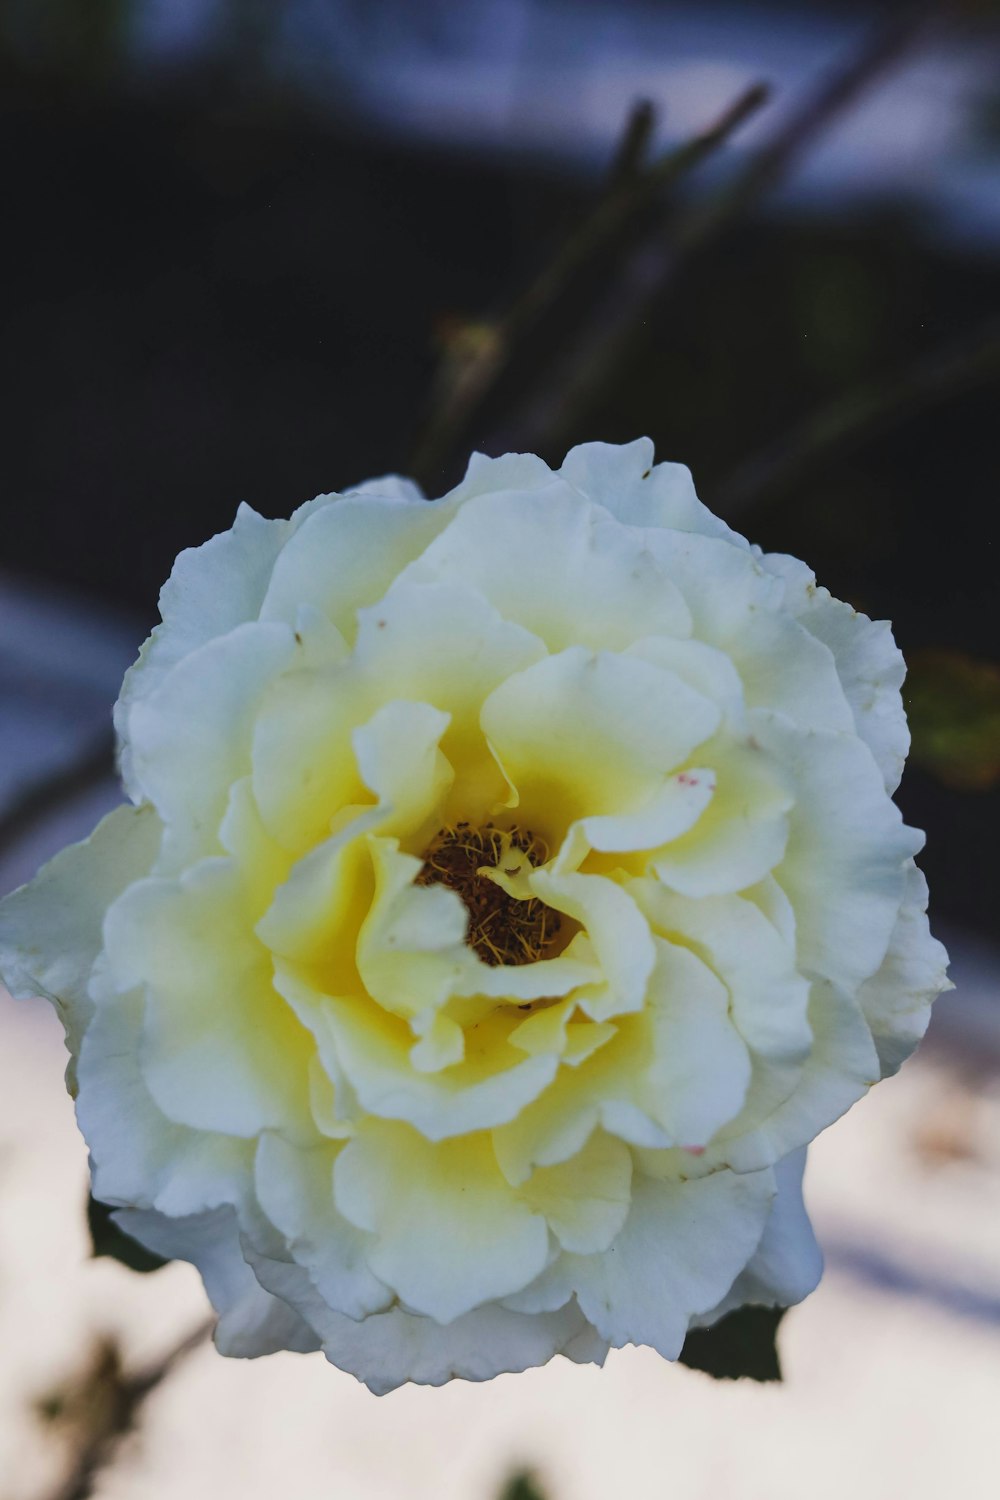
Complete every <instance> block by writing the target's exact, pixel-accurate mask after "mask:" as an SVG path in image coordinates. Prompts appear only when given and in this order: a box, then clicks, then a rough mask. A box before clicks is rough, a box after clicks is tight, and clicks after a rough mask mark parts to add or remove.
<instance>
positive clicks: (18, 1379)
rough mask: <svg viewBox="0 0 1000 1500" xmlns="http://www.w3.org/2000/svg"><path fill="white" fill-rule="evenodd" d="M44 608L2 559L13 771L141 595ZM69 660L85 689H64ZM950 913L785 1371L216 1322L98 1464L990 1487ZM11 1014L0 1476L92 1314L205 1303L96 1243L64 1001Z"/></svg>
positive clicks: (374, 1477)
mask: <svg viewBox="0 0 1000 1500" xmlns="http://www.w3.org/2000/svg"><path fill="white" fill-rule="evenodd" d="M60 609H61V610H62V613H58V612H56V613H55V614H51V612H50V611H49V610H48V609H47V607H46V606H45V605H43V603H42V602H41V601H40V600H39V599H38V598H36V597H33V596H30V595H29V594H28V593H26V592H25V591H23V590H20V591H18V590H14V589H12V588H11V587H10V586H3V587H0V624H2V625H3V630H2V632H0V685H2V687H3V690H4V694H5V698H6V700H7V703H6V705H5V706H6V707H7V708H9V712H8V713H6V715H5V720H4V722H5V725H6V726H7V730H8V732H7V733H6V734H5V736H4V741H3V750H4V758H5V765H4V783H5V785H6V786H7V787H10V788H12V787H15V786H18V785H19V786H21V788H22V789H23V787H24V785H26V784H27V783H28V782H29V781H30V780H31V778H32V777H33V776H35V775H37V774H38V773H39V771H40V770H43V769H44V768H45V765H46V764H47V762H46V756H49V757H54V760H58V759H59V756H60V755H63V756H65V754H67V753H68V747H69V744H70V741H71V740H72V739H73V737H74V736H76V737H77V738H79V737H80V736H82V737H83V738H84V739H85V738H86V735H88V734H91V733H92V732H93V730H92V727H91V726H92V725H93V722H94V718H93V716H94V715H97V717H98V718H99V717H100V714H99V710H100V711H102V712H103V711H105V710H106V707H107V704H109V703H110V701H111V699H112V698H113V696H114V692H115V690H116V688H117V683H118V678H119V676H120V669H121V664H122V663H121V658H122V656H123V655H124V657H125V659H126V660H127V659H128V656H129V653H130V652H131V650H132V647H133V645H134V634H133V632H134V627H133V626H132V625H131V624H130V623H129V622H127V621H113V620H102V621H97V620H95V618H94V617H93V614H92V612H78V613H76V614H74V613H73V612H72V610H67V608H66V607H65V606H60ZM29 646H30V650H31V652H32V653H33V655H32V660H33V661H34V662H35V663H36V665H35V666H33V667H32V670H31V671H30V672H26V671H25V669H24V661H25V651H26V650H28V648H29ZM60 663H63V665H62V666H61V667H60ZM60 671H63V672H65V673H69V672H72V677H73V684H74V692H76V693H77V694H78V696H77V698H76V699H74V700H73V701H74V704H75V707H74V708H73V711H72V712H68V711H67V712H66V713H65V714H62V716H61V710H60V708H59V703H60V698H59V692H58V680H59V675H60ZM45 672H48V673H49V674H50V687H49V689H48V690H47V692H45V693H39V692H38V691H37V684H38V682H39V681H40V680H41V678H40V677H39V675H38V674H39V673H42V674H43V676H44V673H45ZM25 683H28V684H33V686H32V687H31V691H30V692H27V697H28V698H33V699H34V700H35V701H36V702H37V703H38V704H39V705H40V707H39V710H38V711H39V713H43V714H44V715H46V716H47V717H46V726H47V727H46V730H45V732H44V733H43V732H42V730H41V729H39V728H38V726H37V723H36V722H35V720H33V719H32V716H31V714H30V713H29V712H28V710H27V708H26V707H25V702H26V696H25V694H26V689H25V686H24V685H25ZM81 683H84V684H87V683H89V685H90V686H89V688H88V689H87V691H88V692H89V693H90V694H91V697H90V698H89V699H88V698H86V693H83V696H82V697H81V696H80V694H81V693H82V692H83V690H82V689H81ZM18 684H21V686H20V688H19V686H18ZM19 695H20V696H19ZM105 700H106V701H105ZM102 703H103V704H104V708H103V709H101V705H102ZM19 714H20V715H21V718H22V721H23V723H24V725H25V730H24V733H23V734H21V735H19V734H16V733H14V731H13V730H11V729H10V726H11V725H12V724H15V723H16V722H17V720H18V715H19ZM60 746H61V747H62V748H61V750H60ZM53 763H54V761H53ZM114 795H115V793H114V790H113V788H111V787H110V786H100V787H97V788H95V789H94V790H93V791H91V792H89V793H87V794H86V795H84V796H82V797H81V798H79V799H78V801H77V802H76V803H75V804H74V805H73V806H71V807H70V808H69V809H66V810H64V811H63V812H61V813H60V814H59V815H58V816H56V817H54V818H52V819H50V820H49V821H48V822H47V823H46V824H45V825H43V826H42V827H41V828H40V829H36V830H35V831H34V832H33V834H32V835H31V837H30V838H29V839H27V840H25V841H24V842H23V844H22V845H21V847H20V848H17V849H15V850H14V851H13V852H12V853H11V854H10V855H9V856H8V857H7V859H6V860H5V861H4V862H3V863H2V864H0V887H3V888H8V887H9V886H10V885H12V884H14V883H16V882H17V881H18V880H20V879H23V878H26V877H27V875H29V874H30V873H31V870H32V868H33V867H34V865H35V864H36V863H37V861H38V860H39V859H40V858H42V857H44V855H45V854H47V853H48V852H50V851H51V850H53V849H54V848H57V847H59V845H60V844H61V843H63V842H65V840H66V839H68V838H70V837H77V836H79V835H81V834H82V833H85V832H86V831H87V830H88V829H89V827H90V826H91V825H92V823H93V822H94V821H95V819H96V817H97V815H98V814H99V812H100V810H101V809H102V807H103V806H105V805H107V804H108V803H109V802H110V801H111V800H113V798H114ZM944 936H946V937H949V938H951V940H952V948H953V958H954V960H955V978H956V980H957V983H958V989H957V991H956V993H955V994H954V995H952V996H948V997H946V998H945V999H944V1000H943V1001H942V1002H941V1006H940V1011H939V1016H938V1021H937V1024H936V1027H935V1034H934V1035H933V1036H932V1038H931V1040H930V1041H929V1042H928V1043H927V1044H926V1046H925V1048H924V1049H923V1050H922V1052H921V1053H920V1054H919V1055H918V1057H917V1058H916V1059H915V1060H914V1061H913V1062H912V1063H911V1064H910V1065H908V1067H907V1068H905V1069H904V1071H903V1073H902V1074H901V1075H900V1077H899V1078H897V1079H895V1080H893V1081H891V1082H889V1083H886V1084H883V1085H882V1086H880V1087H879V1088H878V1089H876V1090H875V1091H874V1092H873V1093H872V1094H871V1095H870V1096H869V1097H868V1099H866V1100H865V1101H864V1102H863V1103H862V1104H861V1105H859V1106H858V1107H857V1108H856V1109H855V1110H853V1111H852V1112H851V1114H850V1115H849V1116H848V1117H847V1118H846V1119H844V1120H842V1121H841V1122H840V1123H839V1124H837V1125H836V1126H834V1127H833V1129H831V1130H830V1131H829V1132H827V1134H826V1135H825V1136H824V1137H822V1139H821V1140H820V1142H819V1143H818V1145H817V1146H816V1147H815V1148H814V1150H813V1153H812V1158H811V1163H810V1168H809V1175H808V1179H807V1197H808V1199H809V1202H810V1206H811V1209H812V1212H813V1216H814V1219H815V1222H816V1225H817V1229H818V1232H819V1235H820V1239H821V1241H822V1243H823V1245H824V1247H825V1249H826V1252H827V1258H828V1269H827V1273H826V1276H825V1278H824V1281H823V1283H822V1285H821V1287H820V1289H819V1291H818V1292H817V1293H816V1294H815V1295H814V1296H813V1297H812V1298H811V1299H810V1300H809V1301H808V1302H807V1303H806V1304H805V1305H804V1306H803V1307H801V1308H799V1309H796V1310H795V1311H793V1312H792V1313H790V1314H789V1316H788V1318H787V1320H786V1322H785V1325H784V1327H783V1329H782V1334H781V1348H782V1354H783V1359H784V1364H785V1374H786V1380H785V1383H784V1385H782V1386H780V1387H778V1386H768V1387H763V1386H755V1385H752V1384H748V1383H739V1384H729V1383H724V1384H716V1383H714V1382H712V1381H711V1380H710V1379H709V1378H708V1377H705V1376H702V1375H698V1374H695V1373H692V1372H690V1371H687V1370H684V1369H681V1368H675V1367H672V1366H670V1365H668V1364H666V1363H664V1362H663V1361H662V1360H660V1359H659V1358H658V1356H656V1355H655V1354H653V1353H652V1352H650V1351H648V1350H635V1349H629V1350H625V1351H622V1352H620V1353H617V1354H613V1355H612V1356H611V1358H610V1359H609V1361H608V1363H607V1366H606V1367H605V1369H604V1370H603V1371H598V1370H595V1369H593V1368H580V1367H577V1366H573V1365H570V1364H568V1363H566V1362H565V1361H563V1360H561V1359H556V1360H554V1361H553V1362H552V1363H551V1364H550V1365H549V1366H548V1367H547V1368H546V1369H544V1370H539V1371H533V1372H530V1373H528V1374H525V1375H519V1376H503V1377H501V1378H499V1379H498V1380H496V1381H493V1382H492V1383H490V1384H487V1385H481V1386H475V1385H468V1384H465V1383H463V1382H454V1383H452V1384H451V1385H450V1386H449V1387H447V1388H445V1389H443V1390H439V1391H434V1390H424V1389H404V1390H401V1391H398V1392H396V1393H394V1394H393V1395H391V1396H387V1397H382V1398H376V1397H374V1396H371V1395H369V1393H368V1392H367V1391H366V1390H365V1389H364V1388H363V1387H362V1386H360V1385H358V1384H357V1382H355V1381H354V1380H353V1379H352V1378H351V1377H350V1376H347V1375H343V1374H341V1373H340V1372H339V1371H337V1370H335V1369H333V1368H332V1367H331V1366H329V1365H327V1364H326V1363H325V1361H324V1360H323V1359H322V1357H321V1356H319V1355H312V1356H308V1357H303V1356H296V1355H279V1356H274V1357H272V1358H270V1359H266V1360H262V1361H256V1362H239V1361H234V1360H224V1359H222V1358H220V1357H219V1356H217V1355H216V1354H215V1353H214V1351H213V1350H211V1349H210V1348H207V1347H206V1348H204V1349H202V1350H199V1351H198V1352H197V1353H196V1354H194V1355H193V1356H192V1357H191V1358H190V1360H189V1361H188V1362H187V1363H186V1364H185V1365H184V1366H183V1367H181V1368H180V1369H179V1370H178V1371H177V1372H175V1374H174V1375H173V1376H172V1377H171V1379H170V1380H169V1382H168V1383H167V1384H166V1385H165V1386H164V1387H162V1388H161V1389H159V1390H158V1391H157V1392H155V1393H154V1395H153V1396H152V1397H151V1399H150V1400H149V1402H148V1405H147V1407H146V1410H145V1414H144V1419H143V1422H142V1425H141V1429H140V1432H139V1434H138V1435H137V1436H136V1437H135V1438H132V1439H130V1440H129V1441H128V1442H127V1444H126V1445H125V1447H124V1448H123V1450H122V1453H121V1456H120V1459H119V1462H118V1463H117V1465H116V1466H115V1468H114V1469H113V1470H112V1471H110V1472H108V1473H107V1474H106V1475H105V1476H104V1478H103V1479H102V1480H101V1482H100V1484H99V1486H98V1489H97V1491H96V1493H97V1494H98V1495H99V1496H102V1497H107V1500H112V1497H114V1500H182V1497H183V1500H201V1497H212V1500H229V1497H233V1500H237V1497H238V1500H272V1497H274V1496H276V1495H282V1496H284V1495H288V1496H290V1497H293V1500H321V1497H322V1500H328V1497H336V1500H404V1497H405V1500H459V1497H461V1500H494V1497H495V1496H496V1495H497V1494H498V1492H499V1490H500V1488H501V1486H502V1484H503V1481H504V1480H505V1478H507V1477H508V1476H509V1475H510V1473H511V1472H512V1471H513V1470H514V1469H515V1468H520V1467H523V1466H528V1467H530V1468H532V1469H534V1470H535V1471H536V1472H537V1475H538V1477H539V1480H540V1482H541V1483H542V1485H543V1487H544V1490H545V1493H546V1494H547V1495H548V1496H549V1497H550V1500H604V1497H607V1496H609V1495H610V1496H616V1497H622V1500H660V1497H664V1500H665V1497H671V1500H675V1497H683V1500H804V1497H809V1500H828V1497H829V1500H833V1497H838V1500H839V1497H843V1496H851V1497H857V1500H867V1497H872V1500H874V1497H879V1500H881V1497H883V1496H893V1497H894V1496H905V1497H907V1500H932V1497H933V1500H939V1497H951V1496H956V1497H961V1500H995V1497H996V1496H997V1495H998V1494H1000V1463H998V1460H997V1456H996V1454H997V1443H996V1438H995V1427H996V1423H997V1412H998V1400H1000V994H998V989H1000V957H998V956H997V954H996V953H994V952H993V950H991V949H989V948H986V947H983V946H979V945H977V944H976V943H975V942H973V941H971V940H969V939H968V938H964V937H962V936H961V935H954V934H944ZM0 1036H2V1046H0V1500H42V1497H47V1496H48V1495H49V1494H50V1493H53V1492H54V1491H55V1489H56V1487H57V1485H58V1483H59V1480H60V1478H61V1475H62V1472H63V1466H64V1455H63V1452H62V1450H61V1448H60V1446H59V1443H58V1441H57V1440H56V1439H55V1438H54V1437H53V1435H52V1433H51V1431H47V1430H46V1428H45V1426H44V1424H43V1423H42V1421H41V1420H40V1419H39V1418H38V1417H37V1416H36V1415H35V1414H34V1411H33V1403H34V1402H35V1401H36V1400H37V1399H38V1398H42V1397H44V1396H46V1395H47V1394H49V1393H50V1392H51V1391H52V1389H53V1388H54V1387H57V1386H59V1385H60V1384H62V1383H63V1382H64V1381H65V1380H66V1379H67V1377H68V1376H71V1375H72V1374H73V1373H75V1372H77V1371H79V1370H80V1369H81V1368H82V1367H83V1366H84V1365H85V1363H86V1360H87V1357H88V1353H89V1352H90V1350H91V1349H92V1346H93V1342H94V1339H95V1337H96V1336H99V1335H100V1334H102V1333H109V1332H110V1333H114V1334H117V1335H119V1336H120V1337H121V1339H122V1341H123V1344H124V1347H125V1349H126V1350H127V1351H128V1353H129V1355H130V1356H131V1357H133V1358H134V1359H135V1360H136V1362H137V1363H144V1362H145V1361H147V1360H151V1359H153V1358H154V1357H155V1356H156V1355H157V1354H158V1353H160V1352H161V1351H163V1350H165V1349H166V1348H168V1347H169V1346H170V1345H172V1344H173V1343H175V1342H177V1341H178V1340H179V1339H180V1338H181V1337H182V1336H183V1334H184V1333H185V1332H186V1331H187V1330H188V1329H189V1328H192V1327H194V1326H195V1325H196V1324H197V1323H198V1322H199V1321H200V1320H201V1319H202V1317H203V1316H204V1313H205V1310H206V1304H205V1301H204V1296H203V1293H202V1291H201V1289H200V1283H199V1281H198V1278H197V1276H196V1275H195V1273H194V1272H193V1271H192V1270H191V1269H190V1268H188V1267H186V1266H171V1267H168V1268H166V1269H165V1270H163V1271H159V1272H157V1273H155V1274H154V1275H152V1276H145V1277H143V1276H138V1275H135V1274H134V1273H131V1272H129V1271H126V1270H124V1269H123V1268H121V1267H119V1266H117V1265H115V1264H113V1263H110V1262H107V1261H98V1262H94V1261H89V1260H88V1259H87V1250H88V1246H87V1240H86V1233H85V1226H84V1218H83V1204H84V1197H85V1192H86V1153H85V1150H84V1147H83V1144H82V1142H81V1140H80V1139H79V1137H78V1135H77V1133H76V1129H75V1125H74V1121H73V1112H72V1107H71V1104H70V1101H69V1099H68V1098H67V1096H66V1094H65V1092H64V1089H63V1083H62V1070H63V1065H64V1053H63V1049H62V1042H61V1034H60V1028H59V1026H58V1023H57V1021H56V1020H55V1017H54V1016H53V1015H52V1013H51V1012H50V1011H49V1008H48V1007H47V1006H46V1005H44V1004H42V1003H39V1002H26V1003H21V1004H14V1003H13V1002H11V1001H10V1000H9V999H7V997H6V996H3V997H2V998H0Z"/></svg>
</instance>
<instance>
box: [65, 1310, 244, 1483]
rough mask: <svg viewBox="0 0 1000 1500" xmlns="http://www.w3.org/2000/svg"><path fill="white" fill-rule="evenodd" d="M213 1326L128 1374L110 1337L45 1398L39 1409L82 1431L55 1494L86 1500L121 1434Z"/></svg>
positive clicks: (200, 1329) (203, 1327)
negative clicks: (76, 1375) (68, 1382)
mask: <svg viewBox="0 0 1000 1500" xmlns="http://www.w3.org/2000/svg"><path fill="white" fill-rule="evenodd" d="M214 1327H215V1319H214V1318H209V1319H207V1320H206V1321H205V1322H204V1323H201V1324H200V1325H199V1326H198V1327H197V1328H195V1329H194V1330H193V1331H192V1332H191V1333H189V1334H188V1335H187V1336H186V1337H185V1338H183V1339H182V1340H181V1341H180V1343H179V1344H176V1345H175V1346H174V1347H173V1349H171V1350H169V1351H168V1353H167V1354H165V1355H164V1356H163V1357H162V1358H161V1359H160V1360H158V1361H157V1362H156V1363H155V1364H153V1365H150V1366H149V1367H148V1368H147V1369H145V1370H142V1371H139V1372H138V1373H137V1374H135V1375H126V1374H125V1372H124V1370H123V1368H122V1361H121V1353H120V1351H119V1348H118V1345H117V1343H116V1342H115V1341H113V1340H105V1341H104V1342H103V1343H102V1344H101V1345H100V1346H99V1348H98V1349H97V1351H96V1354H95V1357H94V1359H93V1361H92V1363H91V1366H90V1368H89V1369H88V1370H87V1372H86V1374H85V1376H84V1377H83V1378H82V1379H81V1380H79V1381H77V1382H75V1383H74V1385H73V1386H71V1387H69V1388H67V1389H66V1390H65V1391H57V1392H55V1393H54V1394H53V1395H52V1396H50V1397H48V1398H46V1400H45V1401H43V1402H42V1403H41V1404H40V1407H39V1410H40V1413H41V1415H42V1416H43V1417H45V1418H46V1419H47V1420H48V1421H50V1422H53V1423H61V1424H64V1425H70V1426H74V1425H75V1426H77V1427H78V1428H79V1434H80V1435H79V1439H78V1444H77V1449H76V1453H75V1455H74V1458H73V1464H72V1467H71V1469H70V1472H69V1474H68V1475H67V1476H66V1479H65V1480H64V1481H63V1483H62V1484H61V1485H60V1486H59V1488H58V1489H57V1490H56V1491H54V1492H53V1496H52V1500H87V1497H88V1496H90V1495H91V1494H92V1493H93V1487H94V1481H95V1480H96V1479H97V1477H98V1475H99V1474H100V1472H101V1470H102V1469H104V1468H106V1467H107V1465H108V1464H109V1463H110V1462H111V1460H112V1459H113V1458H114V1456H115V1453H116V1451H117V1448H118V1445H119V1443H120V1442H121V1440H122V1438H124V1437H125V1436H127V1434H128V1433H129V1432H131V1431H132V1430H133V1428H134V1427H135V1425H136V1422H137V1421H138V1418H139V1416H140V1413H141V1410H142V1406H143V1403H144V1402H145V1401H146V1399H147V1398H148V1397H149V1396H150V1395H151V1394H152V1392H153V1391H155V1390H156V1388H157V1387H158V1386H160V1385H162V1383H163V1381H164V1380H166V1378H167V1376H168V1375H169V1374H170V1373H171V1372H172V1371H173V1370H174V1368H175V1367H176V1366H177V1365H178V1364H180V1363H181V1361H182V1360H184V1359H185V1358H186V1357H187V1356H188V1355H189V1354H191V1353H192V1352H193V1351H194V1350H195V1349H197V1348H199V1347H200V1346H201V1345H202V1344H203V1343H204V1342H205V1340H206V1339H207V1338H208V1337H209V1335H210V1334H211V1332H212V1330H213V1329H214Z"/></svg>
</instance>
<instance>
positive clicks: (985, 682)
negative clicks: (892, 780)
mask: <svg viewBox="0 0 1000 1500" xmlns="http://www.w3.org/2000/svg"><path fill="white" fill-rule="evenodd" d="M904 698H905V702H906V710H907V715H908V717H909V721H910V733H911V735H912V736H913V759H914V760H915V761H917V762H918V763H919V764H920V765H922V766H925V767H926V768H927V770H929V771H933V772H934V774H935V775H936V776H938V777H939V778H940V780H942V781H943V782H945V783H946V784H947V785H948V786H954V787H960V788H962V789H964V790H967V791H987V790H988V789H989V788H990V787H993V786H996V785H997V783H998V782H1000V667H998V666H997V665H996V664H995V663H994V662H991V661H982V660H980V659H978V658H976V657H974V656H966V655H965V654H964V652H961V651H946V650H942V649H937V648H935V649H931V650H924V651H915V652H913V654H912V655H911V656H910V657H909V668H908V672H907V678H906V687H905V690H904Z"/></svg>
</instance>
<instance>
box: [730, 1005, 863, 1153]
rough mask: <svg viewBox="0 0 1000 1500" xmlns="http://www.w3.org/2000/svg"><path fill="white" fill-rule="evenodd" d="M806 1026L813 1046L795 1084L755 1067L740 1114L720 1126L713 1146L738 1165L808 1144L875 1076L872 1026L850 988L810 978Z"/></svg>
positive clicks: (860, 1094) (854, 1101) (837, 1116)
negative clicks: (790, 1086)
mask: <svg viewBox="0 0 1000 1500" xmlns="http://www.w3.org/2000/svg"><path fill="white" fill-rule="evenodd" d="M809 1025H810V1028H811V1030H812V1033H813V1043H812V1048H811V1049H810V1052H809V1055H808V1057H807V1058H806V1059H805V1061H804V1062H803V1064H802V1066H801V1068H800V1070H799V1076H798V1079H797V1081H796V1083H795V1087H794V1088H793V1089H791V1090H788V1089H787V1087H783V1086H781V1085H780V1075H777V1074H776V1073H775V1071H774V1070H773V1069H771V1070H767V1071H765V1070H764V1069H761V1070H760V1073H759V1074H758V1073H757V1071H756V1070H755V1076H754V1080H753V1082H752V1084H751V1087H750V1093H749V1097H748V1099H747V1105H746V1109H745V1111H744V1114H743V1116H741V1117H740V1119H738V1120H736V1121H735V1122H734V1124H733V1125H731V1126H727V1127H726V1129H725V1130H723V1131H722V1132H721V1134H720V1136H719V1139H718V1141H717V1143H716V1146H715V1147H714V1148H713V1150H715V1151H717V1152H718V1156H719V1159H721V1160H723V1161H725V1162H728V1163H729V1164H730V1165H732V1166H734V1167H735V1168H736V1169H737V1171H741V1172H744V1171H752V1170H754V1169H755V1168H757V1167H763V1166H768V1165H769V1164H771V1163H772V1162H775V1161H778V1160H780V1159H781V1158H782V1157H783V1156H785V1155H786V1154H787V1153H788V1152H789V1151H794V1150H796V1149H797V1148H798V1147H800V1146H804V1145H807V1144H808V1142H809V1141H811V1140H812V1139H813V1138H814V1137H815V1136H817V1135H818V1134H819V1133H820V1131H821V1130H825V1129H826V1127H827V1126H828V1125H832V1124H833V1122H834V1120H839V1118H840V1116H841V1115H842V1114H844V1113H845V1111H846V1110H848V1109H850V1107H851V1105H852V1104H856V1103H857V1101H858V1100H859V1099H861V1098H862V1097H863V1096H864V1094H865V1093H866V1092H867V1091H868V1089H869V1088H870V1087H871V1085H872V1084H873V1083H874V1082H875V1081H876V1079H877V1077H878V1059H877V1057H876V1055H875V1048H874V1046H873V1044H872V1039H871V1033H870V1031H869V1030H868V1027H867V1025H866V1024H865V1019H864V1017H863V1016H862V1014H861V1011H860V1009H859V1007H858V1003H857V1001H856V1000H855V999H854V997H853V996H852V995H848V994H846V993H845V992H844V991H842V990H839V989H837V987H836V986H835V985H832V984H830V983H829V981H827V980H822V979H817V980H814V981H813V984H812V991H811V995H810V999H809ZM776 1080H778V1088H777V1092H778V1094H779V1101H778V1102H777V1104H775V1099H774V1095H775V1085H776ZM782 1096H783V1097H782ZM758 1122H759V1123H758ZM755 1126H756V1127H757V1128H754V1127H755Z"/></svg>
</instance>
